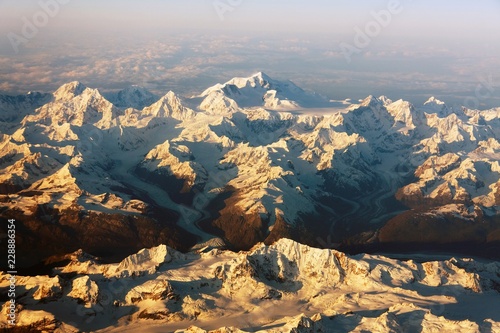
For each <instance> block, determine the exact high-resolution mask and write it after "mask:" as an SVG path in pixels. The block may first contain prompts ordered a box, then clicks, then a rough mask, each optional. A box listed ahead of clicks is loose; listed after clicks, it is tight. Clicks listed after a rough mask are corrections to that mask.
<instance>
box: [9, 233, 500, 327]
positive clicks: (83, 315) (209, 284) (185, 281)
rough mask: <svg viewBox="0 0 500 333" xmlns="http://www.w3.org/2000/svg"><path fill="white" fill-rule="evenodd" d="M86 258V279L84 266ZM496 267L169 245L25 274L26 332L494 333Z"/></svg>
mask: <svg viewBox="0 0 500 333" xmlns="http://www.w3.org/2000/svg"><path fill="white" fill-rule="evenodd" d="M85 260H89V263H88V268H89V271H90V272H92V273H91V274H88V275H86V274H84V273H82V272H81V270H80V268H81V266H80V265H83V264H85ZM113 269H116V271H114V273H112V274H111V275H110V272H111V271H112V270H113ZM499 269H500V266H499V263H498V262H476V261H474V260H472V259H455V258H453V259H450V260H446V261H427V262H423V263H417V262H414V261H411V260H410V261H398V260H394V259H388V258H385V257H382V256H371V255H358V256H348V255H345V254H344V253H342V252H339V251H335V250H321V249H315V248H310V247H308V246H305V245H301V244H299V243H296V242H293V241H291V240H288V239H282V240H280V241H278V242H277V243H275V244H274V245H271V246H264V245H262V244H259V245H257V246H256V247H255V248H254V249H252V250H251V251H248V252H240V253H234V252H224V251H220V250H212V251H211V252H208V253H203V254H194V253H190V254H187V255H180V254H178V253H176V251H173V250H171V249H169V248H167V247H165V246H164V245H161V246H159V247H156V248H152V249H144V250H142V251H140V252H139V253H138V254H136V255H132V256H130V257H129V258H127V259H125V260H124V261H122V262H121V263H119V264H106V265H104V264H98V263H96V262H94V261H92V259H91V258H88V259H85V258H84V257H82V256H81V255H79V259H76V258H75V260H74V261H72V262H71V263H69V264H67V265H66V266H65V267H62V268H58V269H56V270H55V272H54V273H57V274H58V272H65V273H66V274H65V275H64V276H57V275H56V276H55V277H49V276H38V277H35V278H32V277H20V278H19V279H18V285H19V286H20V287H21V286H22V287H24V288H26V291H27V294H26V295H25V296H22V297H21V298H20V300H19V303H20V304H24V305H23V306H22V309H21V308H20V309H19V310H20V312H19V313H20V317H21V320H20V321H19V325H20V326H21V327H27V326H28V325H32V326H31V327H32V328H36V329H40V330H47V329H50V330H52V331H55V332H68V331H69V332H77V331H98V332H118V331H123V330H127V331H128V330H137V329H140V330H141V331H142V332H159V331H160V330H161V331H175V332H250V331H252V332H268V328H270V327H272V328H273V332H287V333H289V332H290V333H291V332H332V331H335V332H352V331H355V332H358V331H359V332H361V331H363V330H368V331H374V330H376V331H377V332H401V331H405V332H407V331H414V330H418V331H422V332H431V331H432V330H436V329H439V330H440V331H442V332H483V330H484V329H487V328H490V329H491V331H493V332H494V331H496V330H498V329H500V322H499V318H498V313H497V311H496V309H497V308H498V305H499V303H498V302H499V298H498V285H499V283H500V279H499V277H498V275H497V274H496V272H498V270H499ZM71 272H75V273H77V274H78V275H76V276H74V275H72V274H70V273H71ZM125 272H127V273H125ZM115 273H116V274H118V275H116V274H115ZM137 273H140V274H137ZM118 276H119V277H120V278H119V279H116V277H118ZM5 277H6V276H5V275H0V287H5V286H7V284H8V281H7V280H6V278H5ZM495 286H496V287H495ZM382 296H383V297H382ZM48 300H50V301H48ZM463 302H466V304H465V303H463ZM112 304H113V306H111V305H112ZM56 309H57V310H56ZM5 311H7V309H6V307H5V306H4V307H3V308H2V312H5ZM4 318H5V316H3V317H2V319H0V325H5V324H6V322H5V319H4ZM122 325H126V327H123V326H122ZM224 326H225V328H221V327H224ZM199 327H203V329H202V328H199ZM250 327H251V328H252V329H251V330H249V328H250ZM219 328H220V329H219ZM215 329H218V330H217V331H214V330H215Z"/></svg>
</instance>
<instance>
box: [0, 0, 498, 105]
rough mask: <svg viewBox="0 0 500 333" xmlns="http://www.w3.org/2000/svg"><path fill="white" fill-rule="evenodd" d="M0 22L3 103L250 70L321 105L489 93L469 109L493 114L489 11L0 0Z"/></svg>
mask: <svg viewBox="0 0 500 333" xmlns="http://www.w3.org/2000/svg"><path fill="white" fill-rule="evenodd" d="M59 2H62V3H64V4H60V3H59ZM42 3H43V4H47V6H45V7H46V9H43V8H42V7H43V6H42V5H41V4H42ZM49 4H50V5H49ZM54 4H57V6H56V7H54ZM47 11H49V14H50V15H47V14H45V12H47ZM50 11H53V12H50ZM0 22H2V24H1V25H0V91H3V92H7V93H22V92H26V91H28V90H42V91H51V90H53V89H55V88H57V86H59V85H60V84H62V83H64V82H67V81H70V80H80V81H82V82H83V83H85V84H87V85H90V86H93V87H96V88H101V89H103V90H107V89H118V88H122V87H124V86H126V85H129V84H140V85H144V86H146V87H147V88H149V89H151V90H153V91H155V92H156V93H159V94H161V93H165V92H166V91H168V90H170V89H172V90H174V91H176V92H178V93H180V94H193V93H197V92H198V93H199V92H200V91H201V90H203V88H205V87H207V86H208V85H212V84H214V83H216V82H221V81H226V80H228V79H230V78H231V77H232V76H235V75H239V76H247V75H250V74H252V73H253V72H255V71H257V70H262V71H265V72H267V73H268V74H270V75H271V76H274V77H276V78H279V79H291V80H292V81H294V82H296V83H297V84H299V85H301V86H303V87H304V88H306V89H310V90H317V91H319V92H320V93H323V94H326V95H328V96H330V97H332V98H347V97H350V98H362V97H364V96H367V95H369V94H375V95H379V94H385V95H388V96H389V97H391V98H400V97H402V98H406V99H409V100H411V101H413V102H420V101H422V100H425V99H426V98H427V97H429V96H430V95H436V96H438V97H441V98H442V99H444V100H445V101H448V100H449V101H450V102H453V103H455V102H457V103H460V102H461V101H463V100H465V99H467V98H469V97H473V98H476V95H477V93H476V90H477V87H478V85H479V86H481V85H482V86H484V85H485V83H484V82H489V83H490V84H489V86H488V87H489V89H488V92H489V94H486V93H483V94H480V97H481V98H476V99H477V100H478V101H479V104H481V106H482V107H486V106H492V105H499V106H500V60H499V59H500V57H499V55H500V0H482V1H470V0H454V1H452V0H446V1H445V0H442V1H430V0H413V1H411V0H384V1H378V0H357V1H352V0H337V1H326V0H316V1H314V0H311V1H300V0H267V1H264V0H182V1H180V0H179V1H174V0H163V1H161V0H145V1H131V0H120V1H118V0H107V1H97V0H85V1H83V0H64V1H63V0H37V1H32V0H24V1H19V0H3V1H2V0H0ZM31 25H33V26H34V28H35V30H33V29H30V28H33V26H31ZM496 83H498V84H496ZM495 86H497V88H496V89H495ZM481 91H484V89H482V90H481ZM469 100H470V98H469Z"/></svg>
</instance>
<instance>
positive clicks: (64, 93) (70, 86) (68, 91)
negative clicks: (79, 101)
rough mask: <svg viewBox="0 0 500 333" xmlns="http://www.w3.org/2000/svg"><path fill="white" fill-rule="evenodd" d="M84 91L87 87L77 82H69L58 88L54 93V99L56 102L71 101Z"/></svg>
mask: <svg viewBox="0 0 500 333" xmlns="http://www.w3.org/2000/svg"><path fill="white" fill-rule="evenodd" d="M85 89H87V87H86V86H85V85H83V84H82V83H81V82H79V81H73V82H69V83H66V84H63V85H62V86H61V87H59V89H57V90H56V91H55V92H54V97H55V98H56V99H57V100H60V99H71V98H73V97H75V96H78V95H80V94H81V93H83V91H84V90H85Z"/></svg>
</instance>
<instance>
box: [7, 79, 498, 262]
mask: <svg viewBox="0 0 500 333" xmlns="http://www.w3.org/2000/svg"><path fill="white" fill-rule="evenodd" d="M104 96H107V98H106V97H104ZM499 122H500V108H497V109H491V110H486V111H479V110H471V109H467V108H463V107H454V108H452V107H449V106H447V105H445V104H444V103H443V102H441V101H439V100H437V99H435V98H430V99H429V100H428V101H427V102H426V103H425V104H424V105H421V106H415V105H412V104H411V103H409V102H406V101H403V100H398V101H391V100H390V99H388V98H387V97H384V96H381V97H379V98H375V97H373V96H369V97H367V98H366V99H364V100H362V101H359V102H357V103H350V102H348V101H344V102H334V101H330V100H328V99H327V98H325V97H323V96H320V95H318V94H315V93H310V92H307V91H304V90H303V89H301V88H299V87H297V86H296V85H295V84H293V83H292V82H290V81H278V80H274V79H272V78H270V77H268V76H267V75H266V74H264V73H257V74H255V75H253V76H251V77H248V78H234V79H232V80H230V81H228V82H226V83H225V84H217V85H215V86H213V87H210V88H208V89H207V90H205V91H204V92H203V93H201V94H200V95H198V96H193V97H186V98H181V97H180V96H178V95H176V94H175V93H174V92H168V93H167V94H166V95H164V96H163V97H158V96H155V95H154V94H152V93H150V92H148V91H147V90H146V89H144V88H140V87H135V86H134V87H130V88H127V89H125V90H123V91H120V92H111V93H106V94H104V95H103V94H101V93H100V92H99V90H97V89H92V88H89V87H86V86H84V85H83V84H81V83H79V82H72V83H68V84H65V85H63V86H62V87H60V88H59V89H58V90H57V91H56V92H54V93H52V94H41V93H29V94H27V95H22V96H0V131H1V136H0V145H1V147H2V149H1V152H0V193H1V194H0V211H1V216H2V217H3V218H15V219H16V221H17V225H18V227H17V231H18V234H17V235H18V239H19V240H18V243H19V245H18V252H19V256H20V257H21V259H20V260H21V263H20V264H22V265H24V266H30V265H33V264H36V263H38V262H39V261H40V260H42V259H43V258H46V257H48V256H51V255H55V254H65V253H69V252H72V251H75V250H77V249H80V248H83V249H84V250H85V251H86V252H89V253H92V254H94V255H99V256H102V257H105V258H109V260H112V259H113V258H114V259H116V258H118V259H122V258H123V257H124V256H126V255H129V254H131V253H133V252H135V251H137V250H139V249H141V248H143V247H151V246H156V245H158V244H167V245H169V246H171V247H173V248H176V249H179V250H183V251H185V250H188V249H190V248H192V247H193V246H195V245H196V244H198V245H197V247H198V248H200V247H204V246H209V247H227V248H229V249H233V250H242V249H249V248H251V247H252V246H254V245H255V244H257V243H258V242H266V243H272V242H273V241H275V240H277V239H279V238H282V237H288V238H292V239H295V240H297V241H300V242H302V243H305V244H309V245H313V246H319V247H337V248H340V249H343V250H347V251H375V250H387V251H389V250H396V251H398V252H400V251H402V250H422V249H427V250H429V249H438V250H443V249H444V250H453V251H462V252H467V253H471V254H473V253H478V254H482V255H497V256H498V253H500V252H499V251H498V249H499V247H498V244H499V240H500V229H499V225H500V222H499V214H498V205H499V202H500V201H499V200H500V195H499V184H500V181H499V176H500V165H499V158H500V143H499V142H498V141H497V138H498V137H499V135H500V123H499ZM2 228H4V226H2Z"/></svg>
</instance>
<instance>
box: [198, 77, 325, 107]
mask: <svg viewBox="0 0 500 333" xmlns="http://www.w3.org/2000/svg"><path fill="white" fill-rule="evenodd" d="M217 93H222V94H223V95H224V96H226V97H228V98H230V99H232V100H234V101H235V102H236V103H237V104H238V106H240V107H258V106H264V107H266V108H269V109H294V108H298V107H301V106H302V107H307V106H320V105H321V106H324V105H327V104H328V100H327V99H326V98H324V97H322V96H319V95H317V94H314V93H309V92H306V91H304V90H303V89H302V88H300V87H298V86H297V85H295V84H294V83H293V82H291V81H279V80H275V79H272V78H271V77H269V76H268V75H267V74H265V73H263V72H258V73H256V74H254V75H252V76H250V77H235V78H233V79H231V80H229V81H227V82H226V83H224V84H220V83H219V84H216V85H214V86H212V87H210V88H208V89H206V90H205V91H204V92H203V93H202V94H201V95H200V96H201V97H210V96H212V95H213V94H217Z"/></svg>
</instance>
